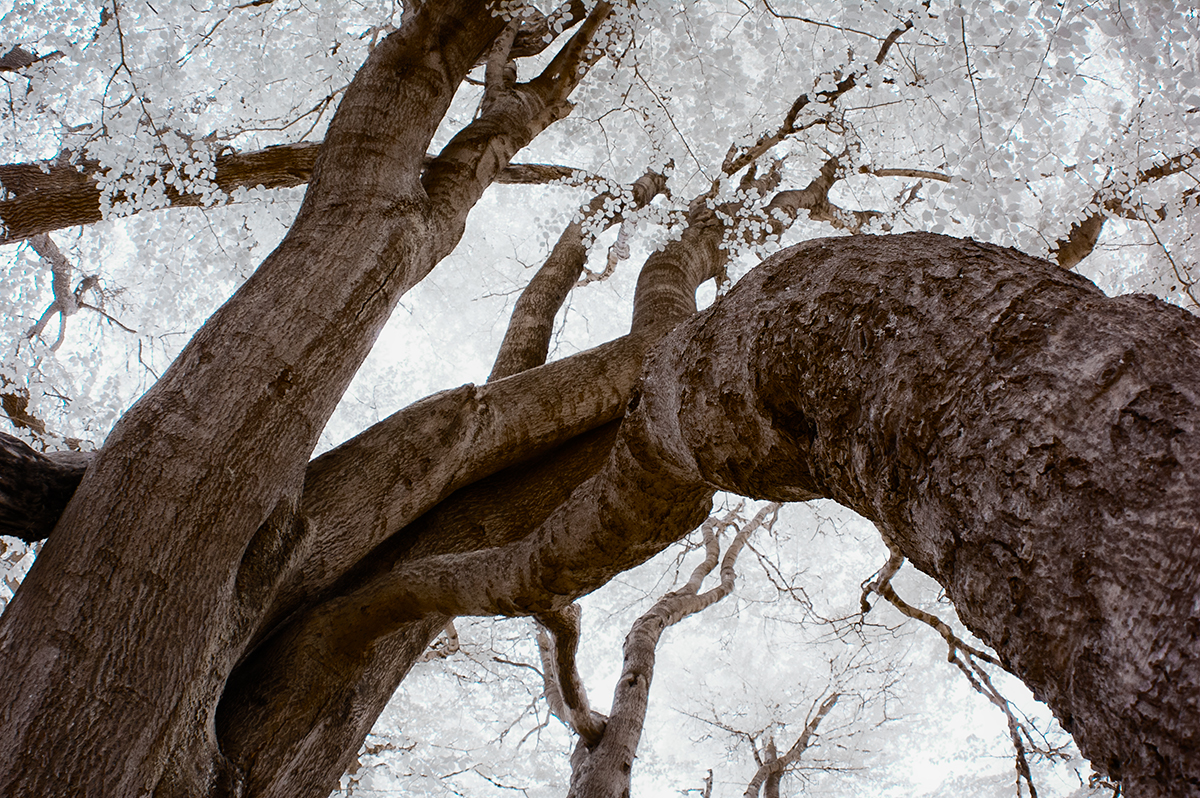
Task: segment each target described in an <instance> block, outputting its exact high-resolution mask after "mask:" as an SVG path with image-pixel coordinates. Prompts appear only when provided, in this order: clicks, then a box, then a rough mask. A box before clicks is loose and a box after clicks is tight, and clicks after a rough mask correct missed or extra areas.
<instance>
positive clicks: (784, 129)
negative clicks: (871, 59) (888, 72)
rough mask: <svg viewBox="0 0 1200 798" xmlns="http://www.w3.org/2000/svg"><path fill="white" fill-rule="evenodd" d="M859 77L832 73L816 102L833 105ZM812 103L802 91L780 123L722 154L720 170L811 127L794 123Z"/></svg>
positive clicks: (879, 59)
mask: <svg viewBox="0 0 1200 798" xmlns="http://www.w3.org/2000/svg"><path fill="white" fill-rule="evenodd" d="M912 27H913V23H912V20H908V21H906V22H905V23H904V24H903V25H902V26H900V27H899V28H896V29H895V30H893V31H892V32H891V33H889V34H888V35H887V37H886V38H884V40H883V43H882V44H881V45H880V47H879V52H878V53H876V55H875V63H876V64H882V63H883V59H884V58H886V57H887V54H888V51H889V50H890V49H891V48H892V45H894V44H895V43H896V40H897V39H899V38H900V37H901V36H903V35H904V34H905V33H906V32H907V31H909V30H910V29H912ZM859 77H861V74H860V73H858V72H851V73H850V74H849V75H847V76H845V77H840V76H839V75H837V74H835V75H834V78H835V79H837V80H838V82H837V84H836V85H835V86H834V88H833V89H830V90H827V91H821V92H816V93H815V95H814V96H815V98H816V102H817V103H819V104H821V105H828V106H832V105H833V104H834V103H835V102H837V100H838V99H839V98H840V97H841V96H842V95H843V94H845V93H846V92H848V91H850V90H851V89H853V88H854V87H855V86H857V85H858V79H859ZM812 103H813V99H812V98H811V97H809V95H808V94H801V95H800V96H799V97H797V98H796V100H795V102H793V103H792V106H791V108H789V109H788V112H787V114H786V115H785V116H784V118H783V124H781V125H780V126H779V127H778V128H777V129H776V130H774V131H773V132H771V133H767V134H764V135H762V136H760V137H759V139H758V141H756V142H755V143H754V144H752V145H750V146H749V147H747V148H746V149H744V150H740V151H739V149H738V148H737V147H736V146H735V147H731V148H730V149H729V153H728V154H727V155H726V156H725V162H724V163H722V164H721V172H722V173H724V174H726V175H733V174H736V173H737V172H739V171H741V170H742V169H744V168H746V167H747V166H749V165H750V164H751V163H753V162H754V161H757V160H758V159H759V158H760V157H762V156H763V154H764V153H766V152H767V151H768V150H770V149H771V148H772V147H774V146H775V145H776V144H778V143H779V142H781V141H783V140H784V139H785V138H787V137H788V136H790V135H792V134H793V133H797V132H799V131H801V130H804V129H805V128H807V127H811V124H810V125H804V126H801V127H797V124H796V123H797V120H798V119H799V118H800V112H801V111H803V110H804V109H805V108H807V107H808V106H809V105H810V104H812Z"/></svg>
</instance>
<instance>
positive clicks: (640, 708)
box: [556, 505, 779, 798]
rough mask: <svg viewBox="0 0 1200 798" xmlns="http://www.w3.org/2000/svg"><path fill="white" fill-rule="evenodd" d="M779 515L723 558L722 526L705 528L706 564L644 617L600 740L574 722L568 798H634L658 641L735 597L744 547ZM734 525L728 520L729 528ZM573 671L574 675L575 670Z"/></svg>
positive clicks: (745, 529) (631, 637) (628, 645)
mask: <svg viewBox="0 0 1200 798" xmlns="http://www.w3.org/2000/svg"><path fill="white" fill-rule="evenodd" d="M778 510H779V506H778V505H773V506H768V507H766V508H764V509H763V510H761V511H760V512H759V513H758V514H757V515H756V516H755V517H754V518H753V519H751V520H750V521H749V522H748V523H746V524H744V525H743V526H742V528H741V529H740V530H739V531H738V533H737V535H735V536H734V538H733V540H732V541H731V542H730V544H729V547H728V548H727V549H726V550H725V556H724V557H721V556H720V541H719V540H718V539H717V535H716V534H715V532H714V529H715V527H716V526H717V525H718V524H719V523H722V522H718V521H717V519H715V518H711V517H710V518H709V520H708V522H706V523H705V524H704V527H703V533H704V548H705V558H704V561H703V562H701V563H700V564H699V565H697V566H696V567H695V569H693V571H692V574H691V577H690V578H689V579H688V581H687V583H686V584H684V585H683V586H682V587H681V588H680V589H679V590H676V591H673V592H671V593H668V594H667V595H665V596H663V597H662V598H660V599H659V600H658V601H656V602H655V603H654V606H653V607H651V608H650V609H649V610H647V611H646V612H645V613H643V614H642V615H641V617H639V618H638V619H637V620H636V621H635V622H634V624H633V628H632V629H630V631H629V634H628V635H627V636H626V638H625V648H624V661H623V663H622V668H621V677H620V679H618V681H617V686H616V689H615V690H614V692H613V702H612V712H611V714H610V715H609V717H608V718H607V719H606V721H605V723H604V724H603V725H602V726H601V727H600V728H599V730H598V731H599V734H598V735H597V734H595V733H594V732H593V730H590V729H589V730H585V729H580V728H579V726H578V725H575V723H574V722H572V726H573V727H574V728H575V731H576V732H578V733H579V736H580V741H579V745H578V746H577V747H576V749H575V753H574V754H573V755H572V757H571V787H570V789H569V790H568V792H567V796H568V798H623V797H624V796H628V795H629V791H630V779H631V777H632V775H633V760H634V757H635V756H636V755H637V747H638V743H639V742H640V741H641V738H642V728H643V727H644V726H645V722H646V709H647V707H648V706H649V704H650V684H651V682H652V681H653V680H654V662H655V659H656V654H657V649H658V641H659V640H660V639H661V637H662V634H663V632H665V631H666V630H667V629H668V628H669V627H671V626H674V625H675V624H677V623H679V622H680V621H682V620H683V619H684V618H686V617H688V616H689V615H695V614H696V613H698V612H703V611H704V610H706V609H707V608H709V607H711V606H712V605H713V604H715V603H717V602H718V601H720V600H721V599H723V598H725V597H726V596H728V595H729V594H730V593H732V592H733V585H734V579H735V577H736V574H735V571H734V565H735V564H736V562H737V558H738V555H739V554H740V553H741V550H742V547H743V546H745V544H746V541H747V540H748V539H749V537H750V535H751V534H752V533H753V532H754V531H756V530H757V529H758V528H759V527H760V526H762V525H763V524H764V522H766V518H767V516H768V515H771V516H772V522H773V520H774V513H776V512H778ZM730 520H731V519H726V522H725V524H724V525H728V523H729V521H730ZM718 560H719V561H720V564H721V571H720V577H721V580H720V582H719V583H718V584H717V585H716V586H715V587H713V588H711V589H709V590H706V591H705V592H703V593H701V592H700V586H701V585H702V584H703V582H704V578H705V577H707V576H708V575H709V574H710V573H712V571H713V569H715V568H716V567H717V563H718ZM556 642H557V641H556ZM569 669H570V670H572V671H573V670H574V668H573V665H572V666H571V667H570V668H569ZM563 670H567V668H562V667H560V668H559V673H560V674H561V673H562V672H563ZM564 692H565V690H564ZM585 706H586V704H585ZM572 719H574V715H573V716H572Z"/></svg>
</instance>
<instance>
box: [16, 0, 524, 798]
mask: <svg viewBox="0 0 1200 798" xmlns="http://www.w3.org/2000/svg"><path fill="white" fill-rule="evenodd" d="M463 20H466V22H465V23H464V22H463ZM448 21H452V22H453V23H454V24H449V25H448V24H446V23H447V22H448ZM501 27H502V22H501V21H499V20H496V19H494V18H492V17H491V16H490V15H489V14H487V13H486V12H485V10H484V8H483V4H481V3H468V2H461V3H449V4H438V5H437V6H436V7H435V6H432V5H430V6H425V7H423V8H422V9H421V10H420V11H418V12H417V13H415V14H414V15H412V16H411V17H409V16H407V15H406V22H405V25H404V26H403V27H402V29H401V30H400V31H399V32H397V33H396V34H393V35H392V36H390V37H389V38H388V39H387V40H385V41H384V42H383V43H381V45H380V46H378V47H377V48H376V49H375V51H374V52H373V53H372V56H371V58H369V59H368V61H367V63H366V64H365V65H364V66H363V68H362V70H360V72H359V74H358V76H357V77H356V78H355V81H354V83H353V85H352V86H351V88H350V89H349V90H348V91H347V93H346V96H345V98H344V99H343V101H342V104H341V106H340V107H339V109H338V112H337V115H336V116H335V118H334V120H333V122H332V123H331V125H330V129H329V135H328V137H327V139H326V142H325V145H324V147H323V149H322V152H321V155H320V157H319V158H318V162H317V165H316V167H315V170H314V177H313V180H312V182H311V183H310V186H309V191H308V194H307V196H306V199H305V202H304V205H303V207H302V208H301V210H300V213H299V216H298V217H297V220H296V223H295V224H294V226H293V228H292V230H291V232H290V233H289V235H288V236H287V238H286V239H285V240H284V242H283V243H282V244H281V245H280V246H279V248H278V249H277V250H276V251H275V252H274V253H272V255H271V256H269V257H268V259H267V260H266V261H265V262H264V264H263V265H262V266H261V267H260V268H259V269H258V270H257V271H256V273H255V274H254V276H253V277H251V279H250V280H249V281H247V283H246V284H245V285H244V286H243V287H242V288H241V289H240V290H239V291H238V293H237V294H236V295H235V296H234V298H233V299H231V300H230V301H229V302H228V303H227V304H226V305H225V306H224V307H223V308H221V309H220V310H219V311H218V312H217V313H216V314H215V315H214V316H213V317H212V319H210V320H209V322H208V323H207V324H206V325H205V327H204V328H203V329H202V330H201V331H200V332H199V333H198V334H197V335H196V337H195V338H194V339H193V340H192V341H191V342H190V343H189V345H188V346H187V348H186V349H185V350H184V352H183V353H182V354H181V355H180V357H179V359H178V360H177V361H176V362H175V363H174V364H173V365H172V367H171V368H170V369H168V371H167V373H166V374H164V376H163V378H162V379H161V380H160V381H159V382H158V383H157V384H156V385H155V387H154V388H153V389H151V391H150V392H149V393H147V394H146V395H145V396H144V397H143V398H142V399H141V400H140V401H139V402H138V403H137V405H135V407H134V408H133V409H131V410H130V411H129V412H128V413H126V415H125V416H124V417H123V418H122V420H121V422H120V423H119V424H118V425H117V427H116V428H115V429H114V430H113V432H112V434H111V435H110V436H109V439H108V440H107V441H106V443H105V446H104V449H103V450H102V451H101V453H100V455H99V456H98V457H97V459H96V461H95V462H94V463H93V466H92V468H90V469H89V470H88V472H87V474H86V475H85V477H84V480H83V482H82V483H81V485H80V488H79V489H78V490H77V491H76V493H75V496H74V497H73V498H72V501H71V502H70V504H69V505H68V507H67V510H66V512H65V513H64V515H63V517H62V518H61V519H60V520H59V524H58V527H57V532H56V533H55V534H54V535H52V536H51V538H50V540H49V542H48V543H47V544H46V546H45V548H44V549H43V552H42V554H41V556H40V557H39V558H38V560H37V562H36V563H35V565H34V567H33V569H31V571H30V574H29V576H28V577H27V579H26V582H25V584H23V586H22V589H21V590H20V591H19V592H18V595H17V596H16V597H15V598H14V600H13V602H12V603H11V604H10V605H9V607H8V609H7V611H6V612H5V614H4V616H3V617H2V619H0V680H3V685H4V690H5V694H6V695H9V696H13V697H14V698H13V700H11V701H9V702H5V703H4V705H3V706H0V726H3V727H4V728H5V730H6V733H5V735H4V737H3V739H2V740H0V785H3V787H2V788H0V792H5V793H7V794H13V795H39V794H41V795H46V794H66V793H78V794H87V795H97V796H102V795H131V794H137V795H144V794H147V793H157V794H163V795H173V794H205V793H209V792H211V791H213V790H214V789H216V787H214V785H224V788H226V789H229V790H234V791H236V789H237V782H238V780H239V778H240V776H239V774H238V773H237V772H236V771H235V770H231V769H229V768H228V766H227V763H226V761H225V759H224V757H223V756H222V755H221V754H220V752H219V751H218V750H217V744H216V741H215V737H214V729H213V716H214V713H215V711H216V704H217V699H218V698H219V696H220V694H221V690H222V688H223V686H224V682H225V679H226V677H227V675H228V674H229V672H230V670H231V669H232V667H233V666H234V664H235V663H236V661H237V659H238V657H239V656H240V653H241V651H242V647H243V646H244V645H245V642H246V641H247V640H248V638H249V636H250V634H252V632H253V630H254V628H255V623H256V621H257V620H258V618H259V614H260V613H261V611H262V609H263V608H264V607H263V605H264V604H265V603H269V601H270V598H271V591H270V590H267V591H265V592H264V591H260V590H256V589H255V588H256V587H257V585H259V584H260V583H261V579H260V578H259V576H261V574H257V573H252V571H254V570H256V569H258V570H261V569H262V568H265V569H267V570H269V569H270V568H272V567H278V566H279V565H281V564H286V563H287V561H289V560H290V559H291V558H292V557H293V556H295V555H296V552H295V551H294V550H293V549H292V544H294V542H295V540H296V537H297V535H296V524H295V517H296V511H297V507H298V499H299V496H300V490H301V487H302V483H303V478H304V471H305V466H306V464H307V461H308V457H309V454H310V453H311V451H312V448H313V446H314V444H315V442H316V439H317V435H318V434H319V432H320V429H321V428H322V427H323V426H324V423H325V420H326V419H327V418H328V416H329V414H330V413H332V411H333V408H334V406H335V405H336V402H337V401H338V399H339V398H340V396H341V394H342V392H343V391H344V389H345V386H346V384H348V382H349V380H350V378H351V377H352V376H353V374H354V372H355V370H356V369H357V367H358V364H359V363H360V362H361V360H362V358H363V357H365V355H366V353H367V351H368V350H369V348H370V345H371V343H372V342H373V341H374V338H375V336H376V334H377V332H378V330H379V328H380V327H381V326H382V324H383V323H384V322H385V321H386V319H387V317H388V315H389V314H390V312H391V310H392V308H393V307H394V305H395V303H396V301H398V299H399V297H400V295H401V294H403V292H404V291H405V290H407V289H408V288H409V287H411V286H412V285H413V284H415V283H416V282H417V281H418V280H420V279H421V278H422V277H423V276H424V275H425V274H426V273H427V272H428V271H429V269H430V268H432V266H433V264H434V263H436V260H437V259H436V255H437V253H438V252H439V251H448V250H449V248H450V247H452V246H453V243H452V242H450V241H446V240H436V235H437V234H438V233H441V234H442V235H446V234H451V233H452V231H453V229H454V226H453V224H452V223H451V224H447V222H449V221H452V220H451V219H450V218H447V219H445V220H443V219H439V218H437V217H438V211H439V209H438V208H436V207H431V204H430V202H429V198H428V195H427V194H426V191H425V190H424V188H423V187H422V184H421V182H420V177H421V168H422V160H423V155H424V152H425V151H426V147H427V145H428V142H429V141H430V139H431V137H432V135H433V133H434V131H435V129H436V127H437V124H438V123H439V121H440V119H441V117H442V115H443V113H444V111H445V109H446V108H447V107H448V105H449V102H450V99H451V97H452V96H453V94H454V91H455V89H456V87H457V86H458V84H459V82H460V81H461V79H462V77H463V76H464V75H465V74H466V71H467V70H468V69H470V68H471V66H472V65H473V64H474V63H475V61H476V60H477V59H478V57H479V56H480V54H481V53H482V52H483V51H484V50H485V49H486V47H487V46H489V45H490V42H491V41H492V39H493V38H494V37H495V36H496V34H497V33H498V32H499V29H500V28H501ZM397 108H410V109H411V108H421V109H425V113H424V114H419V115H418V114H397V113H396V109H397ZM452 210H453V214H454V215H455V216H457V215H458V214H460V213H461V214H463V215H465V213H466V212H467V210H468V209H466V208H454V209H452ZM443 213H444V211H443ZM435 231H436V232H435ZM297 285H300V286H312V285H321V286H323V290H321V291H319V292H314V291H296V290H295V287H296V286H297ZM264 528H265V529H266V530H267V532H266V537H265V538H264V536H263V535H260V534H257V533H258V532H259V530H260V529H264ZM252 541H253V542H255V543H256V544H257V548H256V550H255V551H249V550H248V546H249V545H250V544H251V543H252ZM264 550H265V551H266V552H267V553H268V555H269V556H267V557H265V558H264V557H260V556H258V555H259V553H260V552H263V551H264ZM243 564H253V565H254V566H255V567H254V568H253V569H249V570H245V569H243V567H242V566H243ZM247 583H248V584H247ZM247 588H249V589H247ZM111 707H121V711H119V712H114V711H111V710H110V708H111ZM64 717H70V718H72V719H73V724H74V725H73V728H74V729H76V730H77V731H76V733H75V734H74V736H73V739H72V746H71V754H70V755H69V756H62V757H58V756H55V757H52V758H51V760H52V761H49V762H48V761H47V757H46V755H45V752H44V750H43V748H44V745H43V743H44V742H45V741H46V740H48V739H52V738H55V737H56V736H57V735H61V733H62V727H61V724H62V718H64Z"/></svg>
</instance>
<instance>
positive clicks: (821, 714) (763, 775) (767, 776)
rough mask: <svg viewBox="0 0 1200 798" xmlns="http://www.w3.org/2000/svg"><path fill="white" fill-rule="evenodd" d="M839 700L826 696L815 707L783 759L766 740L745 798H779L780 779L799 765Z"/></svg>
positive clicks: (771, 742) (831, 695)
mask: <svg viewBox="0 0 1200 798" xmlns="http://www.w3.org/2000/svg"><path fill="white" fill-rule="evenodd" d="M839 698H841V696H840V695H839V694H838V693H830V694H829V695H827V696H825V699H824V700H823V701H821V705H820V706H819V707H817V711H816V712H815V713H814V714H813V716H812V717H811V718H809V720H808V723H806V724H804V730H803V731H802V732H800V736H799V737H797V738H796V742H794V743H792V745H791V747H790V748H788V750H787V752H786V753H784V755H783V756H779V754H778V751H777V750H776V748H775V741H774V740H768V741H767V744H766V745H765V746H764V756H763V757H762V759H763V762H762V764H761V765H759V767H758V770H756V771H755V772H754V775H753V776H752V777H751V778H750V783H749V784H748V785H746V792H745V794H744V798H757V796H758V795H759V791H760V790H761V792H762V796H763V798H779V784H780V782H781V781H782V780H783V774H784V773H785V772H787V769H788V768H789V767H791V766H792V765H793V764H795V763H796V762H798V761H799V760H800V757H801V756H803V755H804V752H805V751H807V750H808V748H809V746H811V745H812V742H813V735H815V734H816V733H817V729H818V727H820V725H821V721H823V720H825V716H826V715H828V714H829V713H830V711H831V710H832V709H833V708H834V706H835V705H836V704H837V702H838V699H839Z"/></svg>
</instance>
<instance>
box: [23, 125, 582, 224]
mask: <svg viewBox="0 0 1200 798" xmlns="http://www.w3.org/2000/svg"><path fill="white" fill-rule="evenodd" d="M320 149H321V142H319V141H318V142H300V143H298V144H280V145H278V146H275V147H267V148H266V149H262V150H255V151H253V152H244V153H237V152H229V153H224V154H222V155H218V156H217V158H216V162H215V164H214V165H215V167H216V174H215V175H214V176H213V183H214V184H215V185H216V187H217V188H218V189H219V190H220V191H222V192H224V194H225V195H226V196H227V197H228V196H229V195H232V194H233V193H234V192H236V191H237V190H238V189H251V188H256V187H258V186H261V187H263V188H266V189H273V188H293V187H295V186H302V185H304V184H305V183H307V182H308V181H309V180H310V179H311V178H312V170H313V165H314V164H315V163H316V161H317V153H318V152H319V151H320ZM432 162H433V156H428V157H427V158H426V160H425V164H426V165H428V164H430V163H432ZM100 171H101V170H100V164H99V162H97V161H94V160H88V159H84V160H82V161H79V162H76V163H72V162H70V160H69V158H60V159H59V160H56V161H50V162H46V163H25V164H8V165H2V166H0V189H3V191H2V192H0V245H4V244H12V243H15V242H17V241H22V240H24V239H26V238H31V237H33V236H35V235H38V234H41V233H49V232H52V231H54V230H58V229H60V228H63V227H73V226H76V225H86V224H94V223H96V222H98V221H100V220H101V219H102V218H103V214H102V212H101V210H100V200H101V191H100V187H99V186H98V185H97V183H96V177H97V175H99V174H100ZM164 171H167V170H166V169H164ZM577 171H578V170H575V169H572V168H570V167H567V166H556V165H553V164H510V165H509V166H507V167H505V168H504V169H503V170H501V172H500V174H499V175H498V176H497V177H496V180H495V182H497V183H506V184H523V185H534V184H545V183H551V182H554V181H556V180H565V179H570V178H571V177H572V176H573V175H575V174H576V173H577ZM164 191H165V194H166V198H167V202H168V204H169V205H170V206H171V207H200V206H202V205H203V204H204V198H203V197H202V196H201V195H200V194H181V193H179V191H178V189H176V188H175V187H174V186H173V185H170V186H165V187H164ZM120 199H121V197H119V196H118V197H117V200H118V201H119V200H120Z"/></svg>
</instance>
